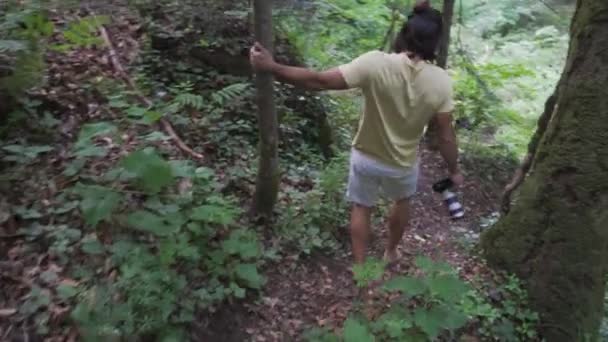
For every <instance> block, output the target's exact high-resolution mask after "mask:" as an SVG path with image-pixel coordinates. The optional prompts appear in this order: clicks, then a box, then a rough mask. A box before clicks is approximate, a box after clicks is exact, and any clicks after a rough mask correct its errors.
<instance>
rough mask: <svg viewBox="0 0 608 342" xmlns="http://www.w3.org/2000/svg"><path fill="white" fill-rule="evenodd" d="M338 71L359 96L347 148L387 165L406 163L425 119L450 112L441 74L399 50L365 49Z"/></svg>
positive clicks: (445, 81)
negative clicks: (360, 110) (359, 107)
mask: <svg viewBox="0 0 608 342" xmlns="http://www.w3.org/2000/svg"><path fill="white" fill-rule="evenodd" d="M340 71H341V72H342V75H343V77H344V79H345V80H346V83H347V84H348V86H349V87H350V88H360V89H361V90H362V91H363V95H364V97H365V103H364V107H363V114H362V115H361V119H360V121H359V129H358V131H357V134H356V136H355V139H354V141H353V147H354V148H356V149H358V150H359V151H361V152H363V153H365V154H368V155H370V156H371V157H374V158H376V159H378V160H379V161H382V162H385V163H388V164H390V165H395V166H399V167H408V168H409V167H412V166H413V165H414V164H415V162H416V159H417V152H418V143H419V142H420V138H421V137H422V134H423V132H424V128H425V127H426V125H427V124H428V123H429V121H430V119H431V118H432V117H433V116H434V115H435V114H437V113H448V112H451V111H453V110H454V102H453V99H452V94H453V90H452V81H451V79H450V76H449V75H448V74H447V72H445V70H443V69H441V68H439V67H437V66H435V65H433V64H430V63H426V62H417V63H415V62H413V61H412V60H410V59H409V58H408V57H407V55H405V54H395V53H393V54H387V53H384V52H380V51H373V52H368V53H366V54H364V55H362V56H360V57H358V58H357V59H355V60H353V61H352V62H350V63H349V64H346V65H342V66H340Z"/></svg>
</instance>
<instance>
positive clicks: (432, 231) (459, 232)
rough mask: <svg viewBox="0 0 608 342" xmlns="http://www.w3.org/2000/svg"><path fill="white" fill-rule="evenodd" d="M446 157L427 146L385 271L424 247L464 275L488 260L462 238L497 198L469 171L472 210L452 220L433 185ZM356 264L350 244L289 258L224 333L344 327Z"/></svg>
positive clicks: (399, 267) (271, 335) (397, 270)
mask: <svg viewBox="0 0 608 342" xmlns="http://www.w3.org/2000/svg"><path fill="white" fill-rule="evenodd" d="M442 165H443V162H442V161H441V158H440V157H439V155H438V153H433V152H430V151H428V150H426V149H423V151H422V164H421V171H422V172H421V176H420V179H419V189H418V190H419V191H418V194H417V195H416V196H415V198H414V199H413V201H412V212H413V214H412V219H411V223H410V229H409V230H408V231H407V232H406V234H405V237H404V240H403V242H402V244H401V246H400V252H401V254H402V258H401V260H400V261H399V262H398V263H397V264H396V265H394V266H392V267H391V268H390V270H387V272H385V273H386V274H385V278H388V277H390V276H392V275H394V274H406V273H408V269H409V268H410V267H411V265H412V264H413V258H414V257H415V256H418V255H425V256H429V257H432V258H433V259H441V260H445V261H448V262H449V263H450V264H452V265H453V266H454V267H456V268H457V269H459V271H460V273H461V274H462V275H463V276H464V277H468V276H472V275H474V274H478V273H479V267H481V266H480V265H479V263H478V262H477V261H476V260H475V258H474V257H472V256H470V255H469V254H468V253H467V252H465V251H464V248H463V246H462V245H461V244H459V243H458V241H459V240H461V239H463V238H465V236H466V235H468V237H469V239H470V238H472V239H476V237H477V236H478V229H479V228H478V226H479V225H478V222H479V219H480V218H481V217H484V216H487V215H490V214H491V213H492V212H493V211H494V210H495V207H496V203H497V198H496V197H495V195H494V194H489V193H486V192H485V191H484V190H483V189H482V186H481V185H480V184H481V180H480V179H479V178H478V177H477V176H475V175H473V174H469V177H468V180H467V182H466V184H465V185H464V186H463V187H462V189H461V193H460V198H461V200H462V202H463V205H464V206H465V209H466V218H465V219H463V220H461V221H458V222H453V221H451V220H450V218H449V216H448V214H447V212H446V209H445V207H444V206H443V203H442V201H441V197H440V196H439V195H437V194H434V193H433V192H432V190H431V186H432V184H433V183H434V182H435V181H437V180H439V179H441V177H442V175H444V168H443V167H442ZM373 233H374V238H373V242H372V245H371V250H370V255H371V256H373V257H376V258H380V257H381V256H382V252H383V250H384V242H385V238H386V225H385V224H381V225H380V226H377V227H375V228H374V232H373ZM350 266H351V255H350V252H348V251H345V250H342V251H340V252H339V253H338V255H335V256H323V255H321V256H314V257H311V258H310V259H309V260H295V261H294V260H284V261H282V262H281V263H280V264H279V265H277V266H276V268H275V269H273V270H270V271H269V272H268V274H267V277H268V283H267V286H266V288H265V289H264V291H263V293H262V295H261V300H260V301H259V303H257V304H253V305H250V306H247V307H246V308H245V309H246V311H248V312H249V316H248V317H235V316H234V315H231V316H230V318H229V320H230V322H226V327H225V328H226V329H227V330H228V331H229V332H230V333H228V334H221V335H222V340H224V341H243V339H246V340H251V341H293V340H298V338H299V337H300V336H301V334H302V332H303V331H304V330H306V329H308V328H310V327H312V326H319V325H320V326H326V327H329V328H334V329H339V327H340V326H341V325H342V323H343V321H344V320H345V319H346V317H347V315H348V313H349V310H350V309H351V307H352V305H353V300H354V299H355V293H356V288H355V286H354V284H353V282H352V276H351V273H350V271H349V267H350ZM239 311H241V310H239ZM240 325H243V326H242V327H241V329H236V327H237V326H240ZM213 330H216V329H213ZM242 330H245V331H244V332H243V331H242ZM207 331H208V332H209V330H207ZM225 332H226V331H225ZM245 334H246V335H245ZM244 336H247V337H244ZM217 337H219V336H216V335H208V334H207V333H203V334H201V335H198V337H197V338H202V339H201V340H213V339H215V338H217Z"/></svg>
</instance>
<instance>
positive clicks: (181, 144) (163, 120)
mask: <svg viewBox="0 0 608 342" xmlns="http://www.w3.org/2000/svg"><path fill="white" fill-rule="evenodd" d="M99 33H100V34H101V37H102V39H103V41H104V42H105V44H106V47H107V48H108V51H109V54H110V61H111V62H112V66H113V67H114V69H115V70H116V71H117V72H118V74H119V75H120V77H121V78H122V79H123V80H124V81H125V82H126V83H127V84H128V86H129V87H130V88H131V90H132V91H134V92H135V94H136V96H137V98H138V99H139V100H140V101H141V102H142V103H143V104H145V105H146V106H148V107H152V106H153V105H154V104H153V102H152V101H151V100H150V99H148V98H147V97H146V96H144V95H143V94H142V93H141V91H139V89H138V88H137V85H136V84H135V82H134V81H133V79H132V78H131V77H130V76H129V74H128V73H127V72H126V71H125V69H124V68H123V66H122V64H121V63H120V60H119V59H118V55H117V54H116V50H114V46H113V45H112V41H111V40H110V36H109V35H108V32H107V31H106V29H105V27H103V26H100V27H99ZM159 122H160V125H161V127H162V128H163V130H164V131H165V133H167V135H169V137H171V139H173V141H174V142H175V144H176V145H177V147H178V148H179V149H180V150H182V151H183V152H184V153H186V154H188V155H190V156H191V157H192V158H194V159H198V160H202V159H204V156H203V155H202V154H200V153H197V152H195V151H194V150H192V149H191V148H190V147H189V146H188V145H186V143H185V142H184V141H183V140H182V139H181V138H180V137H179V136H178V135H177V133H175V130H174V129H173V126H172V125H171V123H170V122H169V121H168V120H167V119H166V118H160V120H159Z"/></svg>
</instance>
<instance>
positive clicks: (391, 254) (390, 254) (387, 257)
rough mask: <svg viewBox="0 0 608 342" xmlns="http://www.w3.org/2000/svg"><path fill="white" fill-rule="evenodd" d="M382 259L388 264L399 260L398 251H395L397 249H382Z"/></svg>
mask: <svg viewBox="0 0 608 342" xmlns="http://www.w3.org/2000/svg"><path fill="white" fill-rule="evenodd" d="M383 260H384V261H385V262H386V263H388V264H389V265H390V264H393V263H395V262H397V261H398V260H399V253H397V249H394V250H392V251H389V250H386V251H384V257H383Z"/></svg>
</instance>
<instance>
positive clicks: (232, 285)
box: [0, 0, 608, 342]
mask: <svg viewBox="0 0 608 342" xmlns="http://www.w3.org/2000/svg"><path fill="white" fill-rule="evenodd" d="M416 3H420V1H415V0H357V1H355V0H275V1H270V0H266V1H264V0H249V1H216V0H162V1H152V0H116V1H109V2H107V1H90V0H89V1H52V0H48V1H46V0H25V1H16V0H5V1H2V2H0V192H1V196H0V288H1V289H2V291H0V341H4V340H7V341H29V340H34V341H35V340H49V341H54V340H57V341H81V340H82V341H109V340H114V341H119V340H125V341H136V340H141V341H157V340H158V341H187V340H192V341H222V340H226V341H293V340H307V341H347V342H351V341H352V342H355V341H456V340H458V341H542V340H543V338H544V340H547V341H552V339H551V338H553V340H555V341H559V340H564V341H573V340H577V341H579V340H580V341H586V340H585V338H587V339H588V340H608V311H606V308H605V307H604V308H602V307H603V305H602V301H601V298H605V300H604V301H605V302H608V295H604V292H605V279H606V271H607V270H608V265H606V262H605V260H604V259H605V256H606V251H605V249H606V248H605V246H606V242H605V241H606V240H607V238H606V233H605V229H603V230H602V224H604V223H605V222H606V220H605V215H604V213H603V211H602V209H601V208H602V205H604V204H605V203H606V202H605V195H604V197H602V195H603V194H604V193H606V192H605V191H603V190H606V189H605V184H606V182H603V180H604V179H605V178H604V177H605V172H603V171H606V168H605V165H607V164H604V163H608V161H607V160H606V158H605V156H606V155H605V151H606V143H605V142H603V141H605V140H603V139H602V138H603V137H605V135H604V136H603V135H602V134H603V133H602V132H601V128H602V127H604V126H605V124H603V122H606V118H605V115H606V113H608V108H606V107H605V101H604V102H601V99H603V98H606V96H607V95H608V94H606V93H605V90H604V89H603V88H602V87H601V82H600V80H601V79H602V77H603V78H604V79H605V78H606V77H605V75H607V74H608V65H605V64H606V63H605V61H606V60H608V57H606V50H605V49H602V48H601V46H602V44H604V43H606V39H604V38H602V37H604V34H605V33H606V32H607V26H608V24H607V23H606V21H605V18H604V17H602V15H604V16H605V13H606V11H607V10H608V9H607V8H606V5H604V4H603V0H578V1H574V0H496V1H487V0H466V1H465V0H456V1H453V2H451V4H452V5H453V17H452V25H451V27H450V30H451V34H450V41H449V49H448V60H447V67H446V72H447V73H448V74H449V76H450V77H451V78H452V79H453V84H454V100H455V110H454V113H453V115H454V118H455V126H456V130H457V133H458V141H459V150H460V156H461V157H460V159H461V164H462V168H463V170H464V174H465V176H466V180H465V183H464V185H463V186H461V187H460V188H459V189H458V190H457V191H456V192H457V194H456V195H457V196H458V198H459V199H460V200H461V201H462V203H463V205H464V209H465V218H464V219H463V220H460V221H453V220H451V219H450V215H449V213H448V210H447V209H446V207H445V206H444V202H443V198H442V197H441V196H440V195H439V194H436V193H434V191H433V187H432V186H433V184H435V183H436V182H437V181H439V180H441V179H443V178H445V176H446V170H445V165H444V162H443V160H442V159H441V158H440V156H439V153H438V152H437V151H436V150H435V148H434V147H433V144H432V143H430V142H429V141H428V140H430V138H429V139H427V138H428V137H427V138H425V139H424V140H423V142H422V143H421V144H420V160H421V177H420V178H419V181H418V193H417V194H416V195H415V196H414V197H413V199H412V200H411V210H410V211H411V213H412V214H411V216H412V218H411V219H410V224H409V228H408V229H407V230H406V233H405V237H404V238H403V241H402V242H401V244H400V247H399V250H400V252H401V253H402V257H401V259H400V260H398V262H396V263H395V264H391V265H387V264H386V263H385V262H384V261H383V260H381V256H382V252H381V251H382V241H381V240H383V239H382V238H379V237H376V238H374V239H373V240H372V242H371V248H370V249H371V253H370V254H371V257H370V258H369V260H368V261H367V262H366V263H364V264H361V265H355V266H353V265H352V264H351V254H350V247H349V244H350V243H349V237H348V236H349V230H348V228H349V221H348V220H349V217H348V211H349V205H348V203H347V202H346V200H345V189H346V186H347V178H348V173H349V167H348V165H349V154H350V148H351V142H352V139H353V137H354V134H355V132H356V130H357V127H358V126H359V117H360V115H361V106H362V96H361V93H360V92H359V91H356V90H345V91H344V90H338V91H324V92H312V91H309V90H306V89H302V88H300V87H294V86H292V85H289V84H287V83H285V82H279V81H280V80H277V81H275V80H273V79H272V78H271V77H270V76H271V75H269V74H264V73H261V72H259V71H258V72H255V70H253V69H252V66H251V65H250V60H249V56H248V55H249V53H250V47H251V46H252V44H253V43H254V41H255V40H263V41H264V43H265V45H267V46H269V47H270V45H274V46H273V55H274V57H275V59H276V60H277V61H278V62H279V63H284V64H286V65H294V66H301V67H308V68H311V69H313V70H319V71H320V70H326V69H329V68H333V67H335V66H338V65H342V64H345V63H348V62H350V61H352V60H353V59H354V58H356V57H358V56H360V55H362V54H364V53H366V52H368V51H372V50H385V51H387V52H388V51H389V50H390V49H391V47H392V42H393V41H394V40H395V39H396V38H397V35H398V32H399V30H400V29H401V26H402V25H403V23H404V22H405V21H406V20H407V19H408V15H410V14H411V13H412V9H413V6H415V4H416ZM431 5H432V6H433V7H435V8H437V9H440V10H442V9H443V8H444V3H443V1H439V0H434V1H431ZM446 5H449V4H446ZM573 18H574V19H573ZM585 32H589V34H588V35H587V36H586V35H585ZM271 43H272V44H271ZM584 49H588V50H584ZM585 51H591V52H592V53H588V54H585ZM602 58H603V59H602ZM602 61H603V62H602ZM585 63H586V64H585ZM573 65H574V66H573ZM578 65H585V66H589V67H578ZM591 67H592V68H595V69H594V70H596V72H595V73H594V72H591V71H590V69H589V68H591ZM564 70H566V72H564ZM548 99H549V100H548ZM602 103H603V104H602ZM556 104H557V105H556ZM602 106H604V107H602ZM592 112H596V115H595V116H594V115H591V113H592ZM256 113H257V114H256ZM602 120H603V121H602ZM602 125H604V126H602ZM564 132H565V133H564ZM271 133H272V134H271ZM565 141H566V142H568V144H569V145H568V144H566V145H560V143H561V142H565ZM586 150H589V151H592V152H590V153H589V154H587V153H585V152H584V151H586ZM560 151H565V152H563V153H564V154H563V155H562V154H561V153H562V152H560ZM581 151H582V152H581ZM570 152H572V153H570ZM568 153H570V154H568ZM522 160H523V161H524V162H523V163H522ZM568 163H570V164H572V165H569V164H568ZM567 164H568V165H567ZM602 170H603V171H602ZM513 175H515V177H514V178H513ZM548 179H551V182H550V181H549V180H548ZM519 184H521V186H519ZM505 186H507V189H509V191H508V196H505V197H503V196H502V193H503V190H504V188H505ZM585 194H588V196H585ZM543 196H545V197H543ZM573 198H574V199H573ZM264 199H270V200H268V201H266V200H264ZM602 201H604V202H602ZM505 203H506V204H508V205H507V206H506V207H505ZM583 204H585V205H586V207H588V208H591V209H589V210H587V209H584V208H583ZM604 208H605V206H604ZM376 209H377V210H376V213H375V215H374V217H373V221H372V225H373V226H374V229H373V230H374V235H379V236H382V235H381V234H384V233H386V231H387V228H386V226H387V222H386V221H385V220H384V216H385V214H386V213H388V212H389V203H388V202H381V204H379V205H378V206H377V208H376ZM541 213H542V214H543V215H545V214H546V216H542V215H541ZM258 214H260V215H258ZM261 214H263V215H261ZM558 214H560V215H563V216H560V217H558V216H557V215H558ZM602 215H603V216H602ZM577 217H578V218H579V219H580V221H577V219H576V218H577ZM547 222H549V223H547ZM563 222H568V224H569V225H568V227H569V228H571V230H569V229H565V228H564V227H565V226H564V225H563V224H562V223H563ZM576 222H581V223H583V222H584V223H585V227H570V226H576ZM583 229H589V231H590V232H591V233H589V232H585V231H583ZM579 230H580V231H579ZM569 231H570V232H571V233H570V232H569ZM570 234H571V235H570ZM482 236H483V238H482ZM480 241H481V242H480ZM564 241H566V242H567V243H565V242H564ZM553 243H554V244H553ZM602 246H603V247H602ZM602 248H603V249H602ZM499 251H505V252H504V253H499ZM552 251H560V253H562V252H563V253H562V254H564V255H566V253H572V254H569V255H571V256H572V257H571V258H568V259H569V260H562V259H560V258H559V255H555V254H551V253H552ZM494 252H495V253H494ZM486 259H487V260H488V261H489V262H487V261H486ZM552 260H553V261H554V262H552ZM570 261H571V262H570ZM580 279H585V281H581V280H580ZM573 284H574V285H573ZM577 284H578V285H577ZM581 284H582V285H581ZM562 285H563V287H560V286H562ZM579 285H580V286H579ZM574 287H576V288H574ZM545 289H548V291H550V292H549V293H551V294H556V295H555V296H554V297H551V298H549V299H547V298H546V297H543V295H542V293H543V291H544V290H545ZM555 298H556V299H555ZM554 299H555V300H554ZM556 303H557V304H556ZM560 305H562V306H560ZM563 305H571V309H569V311H568V312H572V313H573V314H572V315H570V317H564V318H563V319H561V318H560V317H561V316H568V315H562V313H563V312H564V311H563V307H564V306H563ZM604 306H605V305H604ZM560 310H561V311H560ZM602 319H603V323H602V324H601V328H600V329H599V333H596V331H597V330H598V329H596V328H597V325H598V322H600V321H602ZM548 336H549V337H550V338H549V339H547V337H548ZM564 336H569V337H564Z"/></svg>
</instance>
